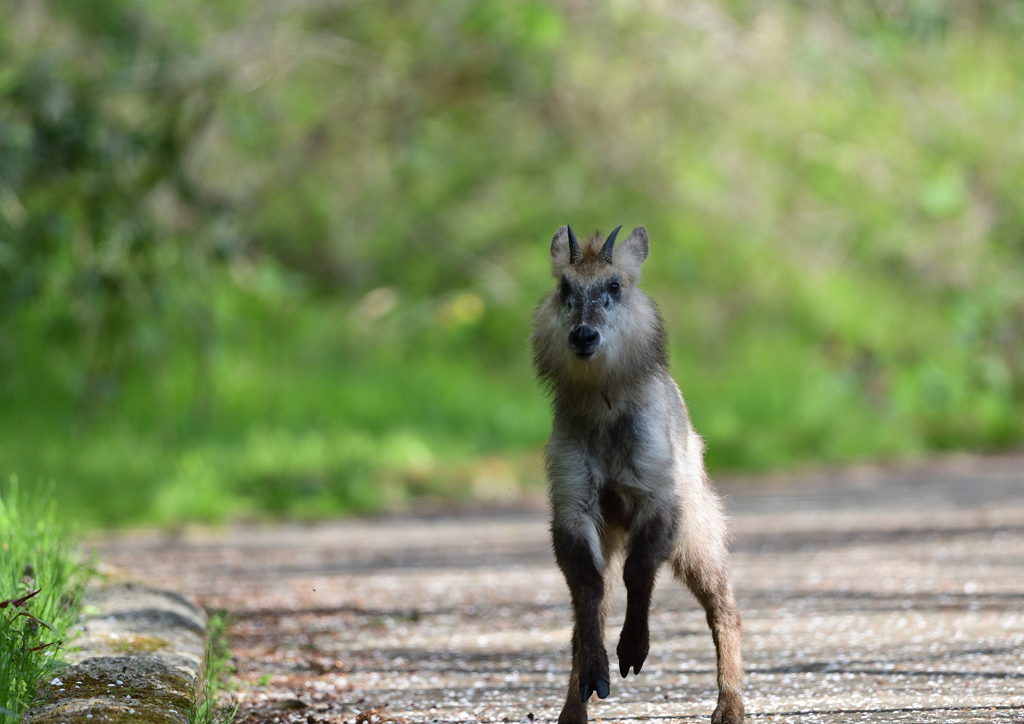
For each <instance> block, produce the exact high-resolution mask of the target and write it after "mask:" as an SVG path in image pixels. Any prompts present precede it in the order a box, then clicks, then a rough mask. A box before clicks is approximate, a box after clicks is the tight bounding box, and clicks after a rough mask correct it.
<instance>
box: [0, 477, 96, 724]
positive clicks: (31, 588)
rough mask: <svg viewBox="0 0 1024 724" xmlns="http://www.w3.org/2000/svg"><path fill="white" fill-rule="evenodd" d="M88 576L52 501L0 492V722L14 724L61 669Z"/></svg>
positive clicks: (14, 490)
mask: <svg viewBox="0 0 1024 724" xmlns="http://www.w3.org/2000/svg"><path fill="white" fill-rule="evenodd" d="M86 575H87V569H85V568H82V567H81V566H79V565H77V564H76V563H75V561H74V559H73V549H72V538H71V536H70V535H69V531H68V529H67V528H66V527H65V526H64V525H63V524H61V523H59V522H58V520H57V516H56V513H55V506H54V504H53V501H52V499H47V500H43V499H37V500H32V499H30V498H28V497H25V496H23V495H22V494H21V491H20V490H19V486H18V480H17V478H16V477H14V476H12V477H11V478H10V481H9V484H8V485H7V487H6V489H3V490H0V722H3V724H13V723H14V722H17V721H19V719H20V717H21V715H22V714H23V713H24V711H25V710H26V709H27V708H28V706H29V704H31V702H32V700H33V698H34V697H35V695H36V688H37V685H38V683H39V682H40V681H45V680H47V679H49V678H50V677H51V675H52V674H53V673H54V672H55V670H56V669H57V668H58V667H59V666H60V665H61V664H60V649H61V645H62V643H63V641H64V638H65V636H66V634H67V632H68V629H69V628H70V627H71V625H72V624H73V623H74V622H75V620H76V619H77V616H78V605H79V601H80V594H81V591H82V587H83V585H84V583H85V579H86Z"/></svg>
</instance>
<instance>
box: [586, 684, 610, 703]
mask: <svg viewBox="0 0 1024 724" xmlns="http://www.w3.org/2000/svg"><path fill="white" fill-rule="evenodd" d="M595 691H596V692H597V698H598V699H607V698H608V693H609V692H610V691H611V684H610V683H609V682H608V679H598V680H597V681H594V682H590V681H584V682H583V683H582V684H580V701H582V702H586V701H587V699H589V698H590V695H591V694H593V693H594V692H595Z"/></svg>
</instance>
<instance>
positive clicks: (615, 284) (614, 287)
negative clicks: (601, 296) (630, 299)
mask: <svg viewBox="0 0 1024 724" xmlns="http://www.w3.org/2000/svg"><path fill="white" fill-rule="evenodd" d="M608 291H609V292H610V293H612V294H618V293H619V280H618V279H612V283H611V284H609V285H608Z"/></svg>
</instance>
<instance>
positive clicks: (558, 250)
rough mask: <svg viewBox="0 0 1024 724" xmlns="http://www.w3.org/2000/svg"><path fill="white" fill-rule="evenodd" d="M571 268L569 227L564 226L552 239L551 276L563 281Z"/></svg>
mask: <svg viewBox="0 0 1024 724" xmlns="http://www.w3.org/2000/svg"><path fill="white" fill-rule="evenodd" d="M568 266H569V227H568V226H563V227H562V228H560V229H559V230H558V231H556V232H555V235H554V237H553V238H552V239H551V276H553V277H554V278H555V279H561V277H562V274H563V273H564V272H565V270H566V268H567V267H568Z"/></svg>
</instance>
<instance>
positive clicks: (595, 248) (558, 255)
mask: <svg viewBox="0 0 1024 724" xmlns="http://www.w3.org/2000/svg"><path fill="white" fill-rule="evenodd" d="M570 231H571V227H569V226H563V227H562V228H560V229H559V230H558V231H556V232H555V236H554V238H552V239H551V275H552V276H553V277H554V278H555V279H561V278H562V275H563V274H564V273H566V272H567V271H572V272H573V273H575V274H577V275H579V274H582V275H585V276H586V275H590V276H593V275H600V274H601V273H603V272H605V271H607V268H608V267H609V266H611V267H613V268H615V269H616V270H617V271H618V272H619V273H620V274H622V275H623V277H624V279H625V280H626V281H628V282H629V283H630V284H633V285H635V284H637V283H638V282H639V281H640V265H641V264H643V263H644V259H646V258H647V251H648V248H649V242H648V239H647V229H645V228H644V227H642V226H638V227H636V228H635V229H633V231H632V232H630V234H629V237H628V238H627V239H626V240H625V241H623V242H621V243H620V244H619V245H618V246H615V247H614V248H613V249H611V250H610V252H611V257H612V261H611V264H608V262H606V261H604V260H603V259H602V257H601V252H602V248H603V246H604V243H605V240H604V239H602V238H601V235H600V234H599V233H597V232H595V233H593V234H591V235H590V237H589V238H587V240H586V241H585V242H584V243H583V244H581V245H580V251H581V252H582V254H583V258H582V259H581V260H579V261H578V262H576V263H575V264H573V263H572V262H571V261H570V260H571V251H570V239H569V233H570ZM613 233H614V232H613Z"/></svg>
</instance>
